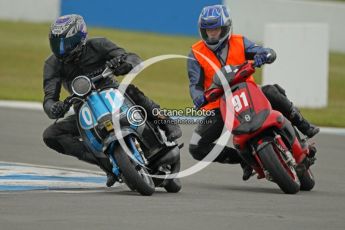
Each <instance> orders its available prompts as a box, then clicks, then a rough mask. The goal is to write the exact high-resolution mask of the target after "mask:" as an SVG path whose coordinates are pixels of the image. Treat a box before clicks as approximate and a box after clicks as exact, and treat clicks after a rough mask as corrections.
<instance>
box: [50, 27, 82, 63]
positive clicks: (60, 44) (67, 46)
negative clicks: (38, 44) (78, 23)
mask: <svg viewBox="0 0 345 230" xmlns="http://www.w3.org/2000/svg"><path fill="white" fill-rule="evenodd" d="M82 39H83V37H82V34H81V33H80V32H78V33H76V34H75V35H73V36H71V37H68V38H60V37H56V36H50V38H49V41H50V48H51V50H52V52H53V53H54V55H55V56H56V57H58V58H64V57H67V56H68V55H69V54H70V53H71V52H72V51H73V50H74V49H75V48H76V47H77V46H78V45H79V44H80V42H81V40H82Z"/></svg>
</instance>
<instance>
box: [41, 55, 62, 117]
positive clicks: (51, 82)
mask: <svg viewBox="0 0 345 230" xmlns="http://www.w3.org/2000/svg"><path fill="white" fill-rule="evenodd" d="M56 62H57V60H56V58H54V57H53V56H51V57H49V58H48V59H47V60H46V61H45V63H44V69H43V89H44V100H43V109H44V112H45V113H46V114H47V115H48V117H49V118H51V119H53V117H52V114H51V113H50V109H51V107H52V105H53V104H54V103H55V102H57V101H58V100H59V98H60V91H61V78H60V76H59V71H58V70H57V65H56Z"/></svg>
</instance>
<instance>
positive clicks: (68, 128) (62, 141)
mask: <svg viewBox="0 0 345 230" xmlns="http://www.w3.org/2000/svg"><path fill="white" fill-rule="evenodd" d="M79 135H80V134H79V131H78V127H77V123H76V116H75V115H72V116H69V117H67V118H65V119H63V120H60V121H59V122H57V123H55V124H52V125H50V126H49V127H48V128H47V129H46V130H45V131H44V133H43V141H44V143H45V144H46V145H47V146H48V147H49V148H51V149H54V150H55V151H57V152H59V153H62V154H66V155H70V156H74V157H77V158H78V159H79V160H81V161H85V162H87V163H90V164H94V165H97V166H99V167H100V168H101V169H102V170H103V171H104V172H105V173H106V174H107V186H108V187H110V186H112V185H113V184H114V183H115V182H116V177H115V175H114V174H113V173H112V171H111V169H112V165H111V163H110V161H109V159H108V158H102V159H98V158H96V157H95V156H94V155H93V154H92V153H90V152H89V151H88V150H87V148H86V147H85V145H84V144H83V142H82V141H80V140H79Z"/></svg>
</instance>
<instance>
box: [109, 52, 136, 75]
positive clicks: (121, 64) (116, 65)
mask: <svg viewBox="0 0 345 230" xmlns="http://www.w3.org/2000/svg"><path fill="white" fill-rule="evenodd" d="M105 64H106V66H107V67H108V68H110V69H111V70H112V71H113V73H114V74H115V75H116V76H119V75H124V74H127V73H128V72H129V71H131V70H132V68H133V66H132V65H131V64H129V63H127V62H125V61H124V60H123V57H122V56H121V57H116V58H113V59H111V60H109V61H107V62H106V63H105Z"/></svg>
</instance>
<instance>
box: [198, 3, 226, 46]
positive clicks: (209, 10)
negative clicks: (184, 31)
mask: <svg viewBox="0 0 345 230" xmlns="http://www.w3.org/2000/svg"><path fill="white" fill-rule="evenodd" d="M198 26H199V33H200V37H201V38H202V40H203V41H204V42H205V44H206V45H207V46H208V47H209V48H210V49H211V50H216V49H217V48H218V47H219V46H220V45H221V44H222V43H223V42H224V41H225V40H226V39H228V38H229V37H230V36H231V31H232V21H231V18H230V14H229V11H228V9H227V8H226V7H225V6H224V5H213V6H206V7H204V8H203V9H202V11H201V14H200V16H199V22H198ZM219 27H220V28H221V29H222V31H221V34H220V36H219V39H209V38H208V36H207V33H206V29H215V28H219Z"/></svg>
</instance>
